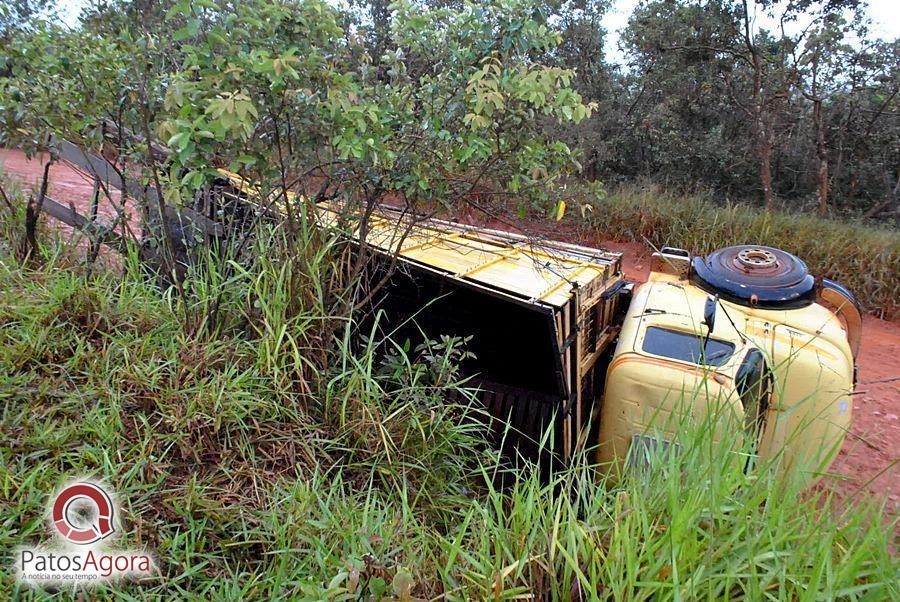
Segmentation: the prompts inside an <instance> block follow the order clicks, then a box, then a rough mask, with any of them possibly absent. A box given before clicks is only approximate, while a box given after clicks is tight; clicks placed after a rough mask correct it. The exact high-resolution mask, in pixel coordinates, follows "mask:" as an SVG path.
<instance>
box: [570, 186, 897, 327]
mask: <svg viewBox="0 0 900 602" xmlns="http://www.w3.org/2000/svg"><path fill="white" fill-rule="evenodd" d="M582 202H583V203H585V204H588V205H589V206H590V207H592V210H591V211H589V212H585V215H586V219H585V222H586V225H587V227H588V228H590V230H591V231H592V233H596V234H599V235H600V236H601V237H603V238H607V239H614V240H626V241H637V242H648V243H650V244H651V245H653V246H655V247H657V248H658V247H661V246H664V245H668V246H674V247H681V248H686V249H688V250H691V251H693V252H695V253H700V254H705V253H708V252H710V251H713V250H714V249H717V248H719V247H726V246H731V245H736V244H763V245H769V246H773V247H778V248H781V249H784V250H786V251H790V252H791V253H794V254H795V255H797V256H798V257H800V258H802V259H803V260H804V261H805V262H806V264H807V265H808V266H809V268H810V270H811V272H812V273H813V274H816V275H819V276H824V277H826V278H831V279H833V280H837V281H838V282H840V283H842V284H843V285H845V286H847V287H848V288H850V290H852V291H853V292H854V293H855V294H856V296H857V297H858V298H859V300H860V302H861V303H862V304H863V305H864V306H865V307H866V309H868V310H869V311H872V312H874V313H877V314H879V315H880V316H881V317H896V316H898V315H900V305H898V299H900V236H898V235H897V231H896V229H891V228H884V227H876V226H872V225H870V224H866V223H864V222H854V221H845V220H841V221H838V220H832V219H823V218H819V217H816V216H812V215H802V214H797V213H788V212H784V211H775V212H771V213H769V212H766V211H763V210H760V209H756V208H754V207H750V206H747V205H743V204H733V203H726V204H722V203H718V202H715V200H714V199H712V198H710V197H709V196H708V195H693V196H689V195H678V194H672V193H669V192H666V191H664V190H662V189H660V188H658V187H655V186H643V187H639V186H633V187H623V188H619V189H617V190H615V191H614V192H612V193H610V194H608V195H596V194H593V193H590V192H585V193H584V195H583V196H582Z"/></svg>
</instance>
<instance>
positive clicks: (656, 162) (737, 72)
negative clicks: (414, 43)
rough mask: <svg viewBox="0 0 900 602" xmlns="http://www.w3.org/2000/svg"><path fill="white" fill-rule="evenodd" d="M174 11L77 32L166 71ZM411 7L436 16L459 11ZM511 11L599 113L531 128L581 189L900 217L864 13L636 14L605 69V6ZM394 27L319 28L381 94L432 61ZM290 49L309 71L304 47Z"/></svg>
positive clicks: (115, 8) (386, 7) (366, 13)
mask: <svg viewBox="0 0 900 602" xmlns="http://www.w3.org/2000/svg"><path fill="white" fill-rule="evenodd" d="M181 4H184V3H176V2H148V1H145V0H136V1H133V2H98V3H89V4H88V6H87V7H85V8H84V12H83V17H84V20H83V22H82V25H81V27H83V29H84V34H85V35H87V34H88V33H89V32H90V34H91V35H95V36H109V35H110V34H112V33H114V32H115V30H116V29H117V28H118V27H120V26H122V25H123V24H129V23H131V24H138V23H139V24H140V27H139V31H143V32H145V33H147V34H150V35H152V36H153V37H155V38H156V39H157V42H158V43H162V42H164V43H165V45H166V48H165V51H164V49H163V48H161V47H160V48H156V49H154V52H155V53H158V54H160V55H162V54H166V55H167V58H169V59H170V60H174V59H175V56H176V55H178V54H179V53H183V52H184V51H185V50H189V49H190V48H191V47H192V46H193V44H194V42H195V40H193V38H194V36H193V35H191V34H196V33H198V32H199V31H200V28H201V24H202V23H206V22H208V21H209V20H210V19H212V18H213V16H212V12H213V11H212V9H210V8H205V9H204V8H202V7H203V6H204V3H203V2H197V3H193V4H194V6H195V8H197V9H198V10H197V15H196V17H197V18H196V19H193V20H192V19H189V18H184V17H182V18H173V17H172V14H173V9H175V12H176V13H177V12H178V10H177V8H178V6H180V5H181ZM209 4H210V6H214V5H213V4H212V3H209ZM422 4H423V5H424V6H426V7H428V8H429V9H430V10H432V11H440V10H445V9H453V10H459V9H461V8H462V7H463V6H464V3H462V2H452V1H442V0H439V1H434V2H431V1H429V2H424V3H422ZM514 4H515V5H516V11H517V14H518V15H520V16H521V17H523V19H524V21H522V22H521V23H520V24H518V27H526V26H527V27H532V26H534V27H544V26H547V27H549V28H550V29H552V34H551V35H549V37H548V39H547V40H545V41H546V42H548V44H546V45H540V46H537V47H534V48H530V49H528V51H527V53H528V55H529V57H530V58H532V59H534V60H537V61H540V62H541V63H543V64H545V65H552V66H556V67H560V68H564V69H570V70H573V72H574V76H573V79H572V82H571V85H572V88H573V89H574V90H575V91H577V92H578V93H579V94H580V95H581V98H582V99H583V101H584V102H585V103H596V110H594V111H593V112H592V113H591V115H590V117H589V118H587V119H585V120H583V121H578V123H577V124H560V123H558V122H557V121H556V120H550V119H548V120H546V123H543V124H542V127H543V128H545V133H546V135H547V136H550V137H553V138H555V139H558V140H560V141H562V142H565V143H567V144H568V146H569V147H570V148H571V149H573V150H574V151H576V154H575V158H576V159H577V161H578V166H577V167H576V168H575V169H574V170H572V171H576V172H580V173H581V174H582V176H583V177H584V178H586V179H588V180H591V181H600V182H602V183H603V184H604V186H605V187H606V188H607V189H612V188H614V187H615V186H616V185H618V184H621V183H628V182H635V181H640V182H643V183H647V182H653V183H656V184H659V185H661V186H663V187H664V188H666V189H668V190H671V191H679V192H689V193H693V192H697V191H704V192H708V193H711V194H712V195H713V196H714V197H715V198H716V199H719V200H726V199H729V200H736V201H740V202H747V203H753V204H761V205H764V206H765V207H767V208H773V207H776V206H781V205H783V206H787V207H789V208H790V209H792V210H796V211H800V212H818V213H819V214H821V215H825V214H837V215H864V216H866V217H871V218H877V219H882V220H893V219H895V218H896V216H897V211H898V200H897V197H898V192H900V172H898V164H900V119H898V109H897V107H898V98H897V93H898V86H900V83H898V82H900V73H898V71H900V41H898V40H897V39H891V40H883V39H877V38H875V37H874V36H873V35H871V34H870V33H869V31H868V25H869V24H868V23H867V19H866V16H865V14H866V13H865V3H864V2H861V1H859V0H827V1H814V0H800V1H791V2H771V1H768V0H764V1H759V2H753V1H750V0H713V1H699V2H698V1H678V0H661V1H643V2H640V3H639V4H638V5H637V6H636V8H635V10H634V12H633V14H632V15H631V16H630V18H629V20H628V24H627V26H626V28H625V29H624V31H622V32H621V35H620V45H621V50H622V55H621V57H615V58H616V60H615V61H613V60H612V59H611V58H610V57H607V56H606V54H605V52H604V47H605V41H606V35H607V32H606V31H605V30H604V28H603V26H602V21H603V16H604V14H605V12H606V11H608V10H609V9H610V5H609V2H608V0H599V1H590V0H575V1H559V2H528V3H514ZM187 5H190V3H188V4H187ZM224 6H226V5H223V7H224ZM398 7H402V3H400V4H398V5H396V6H394V7H393V9H397V8H398ZM48 9H50V10H52V3H48V2H42V1H40V0H38V1H35V0H16V1H14V2H9V3H7V4H6V5H5V8H4V9H2V10H3V11H4V12H3V13H2V14H0V32H2V33H0V39H2V41H0V44H2V45H3V46H4V47H5V48H6V49H7V52H5V53H4V54H6V55H7V56H6V57H5V59H4V60H5V63H6V64H5V66H4V67H2V68H0V69H3V70H5V72H6V73H9V72H10V71H11V70H13V69H14V65H15V61H16V60H17V59H16V55H17V53H18V52H19V51H21V47H17V46H18V45H17V43H16V40H17V38H16V37H15V36H16V31H17V30H22V29H25V30H28V29H35V28H40V27H42V25H40V24H39V21H38V20H37V17H39V16H41V15H46V11H47V10H48ZM486 10H489V9H486ZM204 11H205V14H204ZM188 12H189V11H188ZM238 12H239V11H238ZM401 13H402V10H401ZM397 14H398V13H397V12H396V10H393V11H392V7H391V3H390V2H389V1H388V0H371V1H361V0H352V1H351V2H350V3H349V6H347V9H346V10H341V11H340V12H339V13H337V12H336V13H335V14H333V15H330V18H333V19H334V20H335V23H334V24H335V25H336V26H340V27H341V28H342V29H343V31H344V34H343V35H344V38H345V39H344V41H343V45H344V46H345V50H347V51H348V52H347V54H346V56H344V57H342V60H343V61H345V62H344V64H343V67H344V68H345V69H348V70H362V69H365V70H368V71H370V72H371V73H373V74H374V77H375V79H376V80H377V81H383V82H388V81H389V80H390V78H391V77H392V76H391V73H393V72H394V71H392V69H393V68H394V67H395V66H396V65H397V64H402V65H403V67H404V69H406V70H407V72H408V73H411V72H413V71H418V72H420V73H422V72H425V71H427V70H428V69H430V68H432V67H434V66H435V64H436V63H437V62H438V61H440V60H441V54H427V53H415V52H412V53H409V52H408V50H409V49H408V48H407V47H406V42H407V40H405V39H404V37H403V35H404V31H402V29H398V28H396V27H393V23H394V19H395V17H396V16H397ZM192 28H196V29H192ZM132 33H133V34H134V33H136V32H132ZM311 33H312V32H311ZM407 33H408V32H407ZM495 33H496V32H495ZM498 35H499V34H498ZM550 38H553V39H552V40H551V39H550ZM255 42H256V43H259V44H262V45H265V44H263V40H262V39H259V40H256V41H255ZM270 42H271V40H270ZM549 42H552V43H549ZM96 50H97V51H98V52H99V51H100V50H101V49H100V48H97V49H96ZM398 50H399V53H398ZM503 50H508V49H503ZM607 50H608V49H607ZM296 51H297V57H298V58H301V59H305V58H306V57H302V53H303V52H304V50H303V48H302V45H300V47H298V48H297V49H296ZM623 60H624V64H622V63H621V61H623ZM8 118H9V116H8ZM8 124H9V125H13V124H11V123H8ZM11 131H13V132H15V128H12V130H11ZM7 144H9V141H7Z"/></svg>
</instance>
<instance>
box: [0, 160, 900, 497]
mask: <svg viewBox="0 0 900 602" xmlns="http://www.w3.org/2000/svg"><path fill="white" fill-rule="evenodd" d="M43 159H44V160H46V157H43ZM0 172H3V173H6V174H9V175H11V176H13V177H15V178H16V179H17V180H19V181H20V182H21V183H22V185H23V187H24V188H31V187H32V186H34V185H36V184H37V183H39V181H40V177H41V172H42V163H41V162H39V161H38V160H36V159H35V160H31V161H29V160H26V159H25V156H24V155H23V154H22V153H21V152H19V151H11V150H5V149H0ZM50 175H51V178H50V187H49V192H48V194H49V196H51V197H52V198H54V199H55V200H57V201H60V202H62V203H63V204H69V203H72V204H73V205H75V207H76V209H78V210H79V211H80V212H81V213H87V211H88V209H87V208H88V203H89V199H90V196H91V190H92V185H91V181H90V179H88V178H87V177H85V176H84V175H83V174H81V173H79V172H78V171H76V170H74V169H72V168H71V167H69V166H67V165H64V164H63V165H60V164H57V165H54V166H52V167H51V169H50ZM104 205H105V206H104ZM100 214H101V215H103V216H105V217H107V218H109V219H110V220H112V219H114V218H115V211H114V209H113V208H112V207H111V206H110V205H109V203H101V205H100ZM458 217H459V218H460V221H467V222H474V221H482V223H483V220H477V219H474V216H471V215H461V216H458ZM488 225H490V226H492V227H496V228H500V229H508V228H509V227H510V225H511V224H508V223H503V224H501V223H496V224H488ZM534 226H535V224H529V227H531V229H532V230H533V229H534ZM557 226H558V227H557ZM540 233H541V234H544V235H547V236H552V237H554V238H559V239H561V240H569V241H572V242H576V243H581V244H587V245H591V246H601V247H604V248H607V249H610V250H614V251H621V252H623V253H624V269H625V273H626V275H627V276H628V277H629V278H630V279H633V280H636V281H643V280H646V278H647V274H648V273H649V271H650V262H649V254H648V253H647V250H646V248H645V247H644V246H643V245H641V244H638V243H622V242H614V241H603V240H596V238H595V237H592V236H591V234H590V232H586V231H584V230H577V229H573V228H572V227H571V226H568V225H562V224H552V225H546V224H541V225H540ZM897 377H900V323H897V322H887V321H884V320H879V319H877V318H874V317H871V316H866V318H865V319H864V321H863V337H862V350H861V351H860V356H859V385H858V394H857V395H855V396H854V404H853V425H852V427H851V429H850V434H849V435H848V436H847V438H846V441H845V442H844V446H843V448H842V449H841V452H840V454H839V456H838V458H837V460H836V461H835V463H834V465H833V466H832V469H831V470H832V472H835V473H838V474H839V475H841V477H842V478H841V479H835V480H834V486H835V488H836V490H837V492H838V494H839V495H840V496H841V497H842V498H845V499H850V498H852V497H853V496H854V495H856V493H857V492H858V491H860V490H864V491H868V492H870V493H872V494H875V495H878V496H886V498H887V502H888V507H889V509H890V510H891V511H896V509H897V508H898V506H900V380H894V381H892V382H884V381H887V380H888V379H892V378H897ZM878 381H882V382H878ZM826 486H828V485H826Z"/></svg>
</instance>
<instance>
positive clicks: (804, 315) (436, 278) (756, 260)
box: [230, 176, 861, 483]
mask: <svg viewBox="0 0 900 602" xmlns="http://www.w3.org/2000/svg"><path fill="white" fill-rule="evenodd" d="M230 179H231V182H232V184H233V183H235V180H236V178H235V177H234V176H231V177H230ZM241 187H242V190H244V191H246V187H245V186H244V185H243V184H242V185H241ZM318 211H319V212H320V213H319V215H320V220H321V222H322V223H323V224H325V225H326V226H333V225H335V224H337V223H338V222H339V221H341V220H344V222H343V223H344V228H345V229H344V232H345V234H346V235H347V236H349V237H350V239H351V240H354V241H356V244H358V245H362V244H365V246H366V248H367V249H369V250H372V251H374V256H375V258H376V261H375V262H374V265H375V267H374V270H373V273H372V274H371V276H372V281H373V282H378V283H379V284H380V288H378V290H377V294H376V295H375V296H374V298H373V301H372V303H371V307H370V308H369V316H370V317H371V316H374V315H376V314H377V315H378V316H379V319H380V320H381V327H382V328H383V330H384V331H385V332H390V333H391V336H392V337H393V338H394V340H400V341H403V340H412V341H416V340H422V339H424V338H430V339H438V338H439V337H441V336H443V335H452V336H458V337H465V338H467V350H468V351H470V352H471V353H472V354H473V356H474V357H471V358H469V359H467V360H465V362H464V365H463V366H462V369H463V372H464V374H466V375H468V376H469V377H470V381H469V382H470V384H471V385H472V386H473V387H477V389H478V391H479V398H480V400H481V402H482V403H483V405H484V406H485V408H486V409H487V410H488V412H489V414H490V416H491V417H492V418H491V422H492V426H493V427H494V428H493V430H494V433H495V436H496V442H497V444H498V445H499V446H501V447H502V449H503V451H504V452H506V453H507V454H509V455H515V456H524V457H528V458H531V459H537V460H539V461H540V462H541V463H542V464H546V463H547V462H548V457H549V458H550V460H549V461H550V462H566V461H568V460H569V459H571V458H572V457H573V455H574V454H576V453H579V452H581V451H584V450H591V453H594V454H596V457H597V459H598V460H599V461H600V462H601V463H602V464H604V465H606V466H607V467H609V468H610V469H612V470H616V471H619V470H621V469H622V468H623V467H624V466H626V464H627V463H628V462H629V461H630V460H632V459H633V458H635V457H636V456H637V455H639V454H642V453H646V452H647V451H648V450H652V449H658V448H659V447H660V446H663V447H666V448H668V447H669V446H671V445H672V444H673V443H675V442H676V440H677V434H678V433H677V432H675V431H676V430H677V429H678V428H680V425H684V424H685V420H689V421H690V420H691V419H692V418H696V419H697V420H698V421H700V420H708V418H709V417H710V416H715V417H719V420H716V422H715V424H713V425H711V426H710V428H713V429H723V428H725V429H727V428H742V429H746V430H747V432H748V433H750V434H751V435H752V437H755V441H756V444H757V449H756V455H757V456H758V458H759V459H760V460H761V461H764V460H766V459H770V458H775V457H776V456H779V458H778V459H779V462H778V466H779V467H780V468H779V469H780V470H786V469H787V468H788V467H790V466H794V465H802V467H803V470H805V477H806V479H807V482H809V483H812V482H814V481H815V480H816V478H817V477H818V476H819V475H821V473H822V472H823V471H824V470H826V469H827V467H828V465H829V464H830V462H831V459H832V458H833V456H834V454H835V453H836V451H837V449H838V448H839V447H840V444H841V442H842V440H843V437H844V434H845V433H846V431H847V429H848V427H849V424H850V418H851V412H852V407H853V406H852V402H851V395H852V392H853V387H854V384H855V380H856V378H855V376H856V369H855V365H856V362H855V359H856V355H857V353H858V350H859V342H860V327H861V312H860V308H859V305H858V303H857V302H856V300H855V298H854V297H853V295H852V294H851V293H850V292H849V291H848V290H846V289H845V288H844V287H842V286H840V285H839V284H837V283H835V282H832V281H830V280H827V279H821V278H820V279H816V278H815V277H814V276H813V275H811V274H810V273H809V271H808V269H807V267H806V265H805V264H804V263H803V262H802V261H801V260H800V259H798V258H797V257H795V256H793V255H791V254H789V253H787V252H785V251H782V250H779V249H774V248H770V247H765V246H758V245H740V246H733V247H728V248H723V249H719V250H717V251H715V252H713V253H711V254H709V255H707V256H705V257H693V256H691V255H690V254H689V253H688V252H687V251H684V250H681V249H674V248H663V249H662V250H661V251H660V252H657V253H654V254H653V258H652V266H651V273H650V276H649V278H648V280H647V282H645V283H643V284H635V283H632V282H629V281H627V280H626V279H625V277H624V275H623V272H622V257H621V254H619V253H615V252H610V251H606V250H603V249H595V248H589V247H584V246H579V245H574V244H569V243H564V242H555V241H548V240H544V239H533V238H529V237H526V236H523V235H519V234H514V233H510V232H506V231H499V230H492V229H487V228H481V227H473V226H465V225H461V224H456V223H453V222H448V221H442V220H438V219H424V218H422V217H421V216H416V215H411V214H409V213H407V212H406V211H404V210H401V209H397V208H391V207H380V208H378V209H377V210H376V211H375V212H374V213H372V214H371V216H370V218H369V219H368V221H367V223H366V227H365V229H364V232H363V230H362V229H361V228H360V227H359V225H358V224H356V223H354V222H353V220H352V219H351V220H350V221H349V227H348V226H347V224H348V222H347V221H346V215H345V214H343V213H341V211H340V208H339V207H334V206H330V205H328V204H320V205H319V206H318ZM715 436H718V435H715ZM675 445H676V446H677V443H675ZM547 452H549V454H548V453H547ZM801 460H802V462H800V461H801Z"/></svg>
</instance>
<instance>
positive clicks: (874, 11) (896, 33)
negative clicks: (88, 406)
mask: <svg viewBox="0 0 900 602" xmlns="http://www.w3.org/2000/svg"><path fill="white" fill-rule="evenodd" d="M88 1H89V0H59V3H58V5H59V7H60V13H61V14H60V16H61V17H62V19H63V20H64V21H65V22H66V23H69V24H70V25H74V24H75V23H76V22H77V20H78V14H79V13H80V12H81V9H82V7H84V6H85V5H86V4H88ZM638 1H639V0H613V3H612V8H611V9H610V11H609V12H608V13H607V14H606V16H604V18H603V24H604V25H605V26H606V30H607V31H608V32H609V35H608V36H607V39H606V56H607V57H609V60H611V61H613V62H622V61H623V60H624V56H623V54H622V53H621V51H620V50H619V48H618V46H619V32H620V31H621V30H622V29H623V28H624V27H625V26H626V25H627V24H628V17H629V16H630V15H631V11H632V10H634V7H635V6H636V5H637V4H638ZM867 12H868V15H869V18H870V19H871V20H872V24H871V32H872V34H873V36H874V37H880V38H884V39H888V40H891V39H894V38H897V37H900V0H869V1H868V10H867ZM766 21H767V19H766V18H765V16H762V17H761V19H760V25H762V26H767V25H768V26H774V25H775V23H774V22H773V23H767V22H766Z"/></svg>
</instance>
